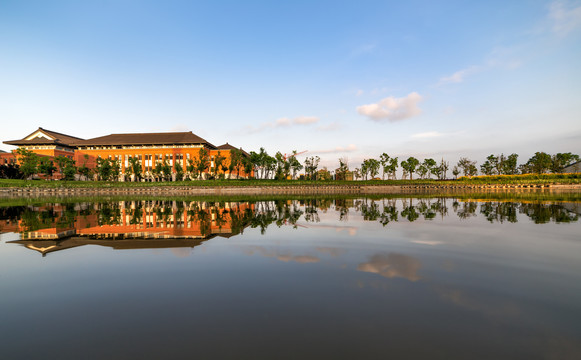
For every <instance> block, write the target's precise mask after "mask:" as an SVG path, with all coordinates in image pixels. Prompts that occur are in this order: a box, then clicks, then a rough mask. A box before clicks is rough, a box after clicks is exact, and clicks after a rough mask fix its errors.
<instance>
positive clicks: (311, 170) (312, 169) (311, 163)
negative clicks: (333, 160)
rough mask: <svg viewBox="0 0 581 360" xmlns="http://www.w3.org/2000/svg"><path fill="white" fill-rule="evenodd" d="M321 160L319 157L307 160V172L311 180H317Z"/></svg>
mask: <svg viewBox="0 0 581 360" xmlns="http://www.w3.org/2000/svg"><path fill="white" fill-rule="evenodd" d="M320 161H321V158H320V157H318V156H311V157H310V158H309V157H307V158H306V159H305V172H306V175H307V177H308V178H309V180H316V176H315V174H316V172H317V168H318V167H319V162H320Z"/></svg>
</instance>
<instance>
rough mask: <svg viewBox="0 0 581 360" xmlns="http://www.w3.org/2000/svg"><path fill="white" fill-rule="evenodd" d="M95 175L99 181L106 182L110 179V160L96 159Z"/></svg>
mask: <svg viewBox="0 0 581 360" xmlns="http://www.w3.org/2000/svg"><path fill="white" fill-rule="evenodd" d="M96 171H97V175H98V176H99V179H100V180H103V181H108V180H109V178H110V177H111V160H109V159H107V158H101V157H99V158H97V168H96Z"/></svg>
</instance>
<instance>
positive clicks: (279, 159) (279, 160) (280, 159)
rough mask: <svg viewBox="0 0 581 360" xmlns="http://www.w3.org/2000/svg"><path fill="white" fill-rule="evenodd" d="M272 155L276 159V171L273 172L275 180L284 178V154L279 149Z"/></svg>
mask: <svg viewBox="0 0 581 360" xmlns="http://www.w3.org/2000/svg"><path fill="white" fill-rule="evenodd" d="M274 157H275V159H276V172H275V175H274V178H275V179H277V180H284V179H286V176H285V167H286V166H285V165H286V160H285V158H284V155H283V154H282V153H281V152H280V151H278V152H277V153H276V154H275V155H274Z"/></svg>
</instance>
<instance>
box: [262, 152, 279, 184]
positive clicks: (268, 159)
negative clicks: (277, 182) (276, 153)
mask: <svg viewBox="0 0 581 360" xmlns="http://www.w3.org/2000/svg"><path fill="white" fill-rule="evenodd" d="M263 161H264V162H263V167H264V169H265V170H266V172H265V174H264V179H270V173H274V171H275V170H276V159H275V158H274V157H272V156H270V155H268V154H266V156H265V157H264V159H263Z"/></svg>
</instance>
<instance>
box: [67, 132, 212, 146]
mask: <svg viewBox="0 0 581 360" xmlns="http://www.w3.org/2000/svg"><path fill="white" fill-rule="evenodd" d="M189 144H194V145H205V146H206V147H209V148H210V149H215V148H216V147H215V146H214V145H212V144H211V143H209V142H207V141H206V140H204V139H202V138H201V137H199V136H198V135H195V134H194V133H192V132H191V131H188V132H162V133H134V134H111V135H106V136H101V137H96V138H93V139H88V140H82V141H78V142H76V143H75V145H76V146H111V145H189Z"/></svg>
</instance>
